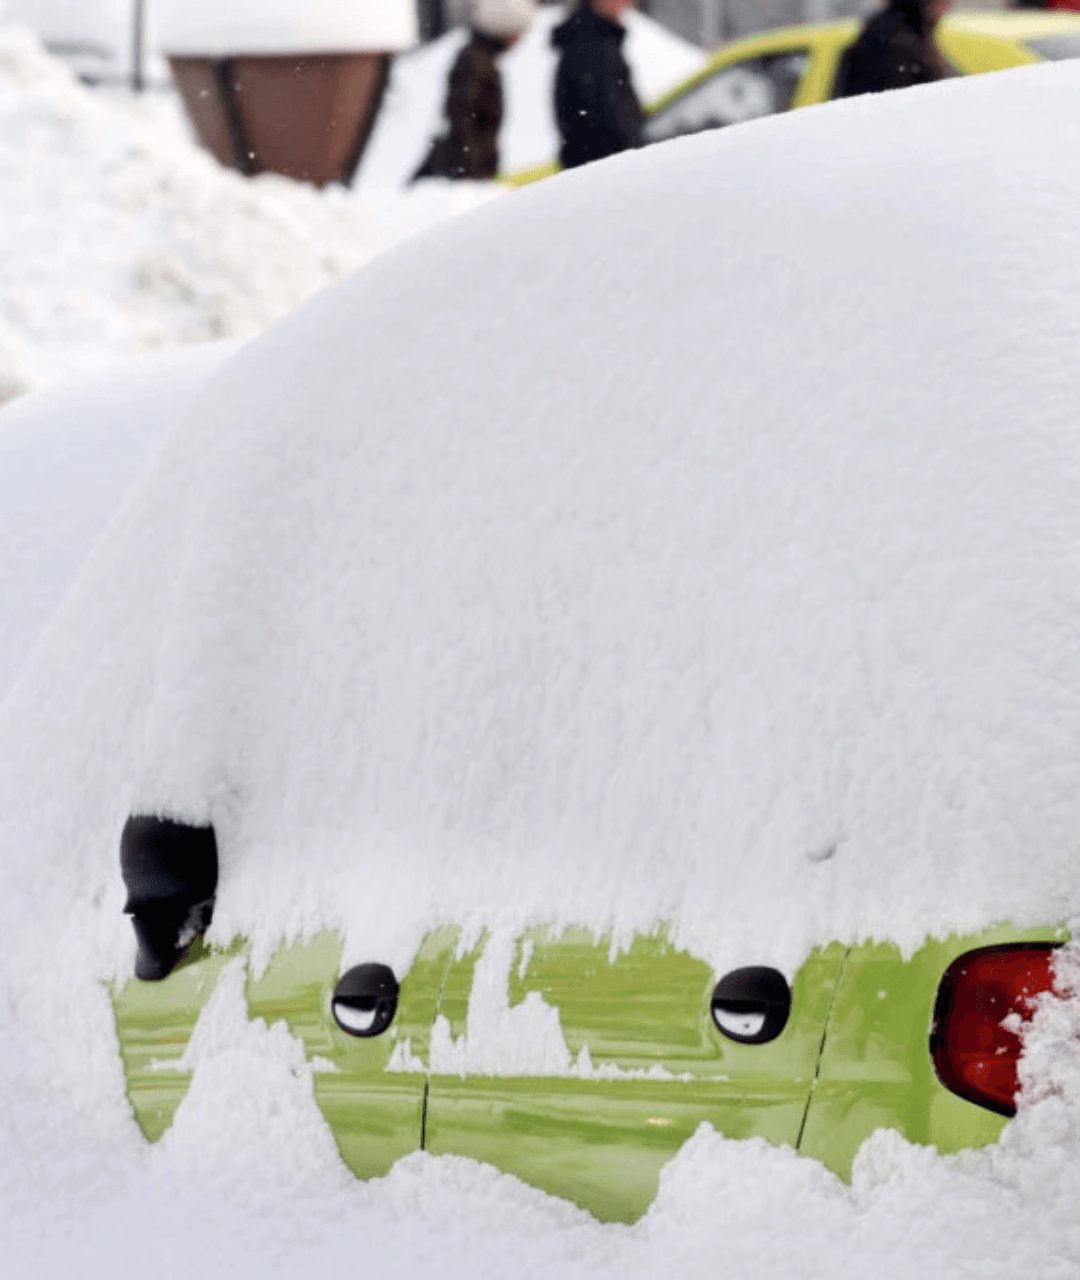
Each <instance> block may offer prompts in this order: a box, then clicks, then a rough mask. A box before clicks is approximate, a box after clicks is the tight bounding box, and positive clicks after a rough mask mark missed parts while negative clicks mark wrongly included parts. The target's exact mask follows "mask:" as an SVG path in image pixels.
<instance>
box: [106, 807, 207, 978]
mask: <svg viewBox="0 0 1080 1280" xmlns="http://www.w3.org/2000/svg"><path fill="white" fill-rule="evenodd" d="M120 873H121V875H122V876H123V877H124V885H125V887H126V888H127V892H128V896H127V903H126V904H125V906H124V910H125V912H127V914H128V915H130V916H131V923H132V925H133V926H134V929H135V940H136V942H137V944H138V952H137V954H136V957H135V976H136V977H137V978H141V979H142V980H143V981H145V982H157V981H159V980H160V979H161V978H164V977H166V976H167V975H168V974H170V973H171V972H172V971H173V969H175V968H176V966H177V964H178V963H179V961H180V959H181V958H182V956H183V955H184V953H185V951H187V949H188V947H189V946H190V945H191V943H192V942H194V940H195V939H196V938H198V937H201V936H202V934H204V933H205V932H206V930H207V929H208V928H209V927H210V920H211V917H212V916H213V912H214V896H215V894H216V893H217V879H218V857H217V840H216V838H215V836H214V828H213V827H193V826H188V825H187V824H186V823H182V822H173V821H171V820H170V819H168V818H152V817H130V818H128V820H127V822H126V823H125V824H124V831H123V834H122V835H121V837H120Z"/></svg>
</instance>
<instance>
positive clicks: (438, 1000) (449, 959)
mask: <svg viewBox="0 0 1080 1280" xmlns="http://www.w3.org/2000/svg"><path fill="white" fill-rule="evenodd" d="M458 941H460V933H459V935H458V938H457V939H455V941H454V945H453V946H452V947H450V948H449V949H448V951H447V956H446V964H445V965H444V966H443V971H442V978H441V979H440V980H439V987H438V991H437V993H436V995H435V1018H434V1021H433V1022H432V1024H431V1029H432V1031H434V1030H435V1023H436V1022H438V1020H439V1017H440V1015H441V1013H442V1002H443V996H444V995H445V994H446V984H447V982H448V981H449V980H450V969H451V968H452V966H453V963H454V959H455V957H456V954H457V944H458ZM427 1057H428V1060H427V1069H426V1071H425V1072H424V1100H423V1104H422V1106H421V1109H420V1150H421V1151H426V1150H427V1118H428V1097H429V1095H430V1093H431V1037H430V1036H429V1037H428V1055H427Z"/></svg>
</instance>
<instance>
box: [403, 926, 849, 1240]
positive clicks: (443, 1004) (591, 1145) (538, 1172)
mask: <svg viewBox="0 0 1080 1280" xmlns="http://www.w3.org/2000/svg"><path fill="white" fill-rule="evenodd" d="M485 945H486V944H481V946H479V947H478V948H477V949H476V950H474V951H473V952H471V953H469V954H466V955H463V956H460V957H456V958H455V960H454V962H453V963H452V964H451V966H450V968H449V971H448V973H447V976H446V981H445V984H444V987H443V993H442V998H441V1001H440V1006H439V1014H440V1017H439V1022H438V1024H437V1026H436V1029H435V1031H436V1034H435V1037H434V1039H435V1041H436V1043H434V1044H433V1047H432V1060H431V1067H432V1073H431V1081H430V1087H429V1094H428V1105H427V1123H426V1146H427V1149H428V1150H430V1151H431V1152H432V1153H435V1154H439V1153H453V1154H457V1155H463V1156H470V1157H473V1158H474V1159H477V1160H485V1161H488V1162H490V1163H492V1164H494V1165H497V1166H498V1167H499V1168H500V1169H504V1170H506V1171H507V1172H509V1173H512V1174H515V1175H516V1176H517V1177H519V1178H521V1179H522V1180H524V1181H526V1182H529V1183H531V1184H532V1185H534V1186H537V1187H540V1188H542V1189H543V1190H545V1191H549V1192H551V1193H553V1194H556V1195H560V1196H564V1197H567V1198H569V1199H571V1200H573V1201H575V1202H576V1203H578V1204H579V1205H581V1206H582V1207H584V1208H586V1209H588V1210H589V1211H590V1212H592V1213H593V1214H595V1215H596V1216H597V1217H599V1218H602V1219H608V1220H622V1221H633V1220H635V1219H636V1218H638V1217H640V1216H641V1214H642V1213H644V1212H645V1210H646V1209H647V1208H648V1206H649V1204H650V1203H651V1201H652V1200H653V1198H654V1196H655V1195H656V1191H657V1187H658V1183H659V1176H660V1170H661V1169H662V1168H663V1166H664V1164H665V1163H667V1161H668V1160H669V1159H671V1157H672V1156H673V1155H674V1154H675V1153H676V1152H677V1151H678V1149H679V1148H680V1147H681V1146H682V1144H683V1143H684V1142H685V1141H686V1140H687V1139H688V1138H689V1137H690V1136H691V1135H692V1134H693V1133H694V1131H695V1130H696V1129H697V1127H698V1126H699V1125H700V1124H701V1123H703V1122H707V1123H709V1124H711V1125H712V1126H713V1127H714V1128H715V1129H716V1130H717V1131H719V1132H720V1133H723V1134H725V1135H727V1136H729V1137H732V1138H744V1137H751V1136H760V1137H763V1138H766V1139H767V1140H768V1141H770V1142H774V1143H778V1144H779V1143H787V1144H790V1145H791V1146H796V1145H797V1144H798V1141H799V1136H800V1133H801V1130H802V1126H803V1123H804V1120H805V1115H806V1107H807V1103H808V1101H809V1097H810V1092H811V1087H812V1083H813V1080H814V1074H815V1071H816V1067H817V1062H818V1055H819V1052H820V1049H821V1043H822V1037H823V1033H824V1030H825V1025H826V1021H827V1018H828V1014H829V1009H830V1005H831V1002H832V999H833V995H834V989H835V984H836V981H837V978H838V976H839V973H840V969H841V966H842V963H843V958H844V954H845V949H844V948H842V947H839V946H834V947H829V948H827V949H825V950H823V951H819V952H815V953H814V954H813V955H812V956H811V957H810V958H809V959H808V960H807V962H806V963H805V964H804V965H803V967H802V968H801V969H800V970H799V972H798V974H797V975H796V976H795V979H794V981H793V983H792V986H791V990H790V1002H791V1003H790V1015H789V1016H788V1018H787V1021H786V1024H785V1025H784V1026H783V1030H782V1031H781V1032H780V1034H779V1035H777V1036H776V1037H775V1038H774V1039H771V1040H769V1041H768V1042H767V1043H743V1042H739V1041H736V1040H733V1039H731V1038H729V1037H728V1036H727V1035H725V1034H723V1033H722V1032H721V1031H720V1029H719V1028H718V1025H717V1021H716V1019H715V1018H714V1015H713V1012H712V1007H713V997H714V989H715V988H716V986H717V975H716V974H714V973H713V972H712V971H711V969H710V968H709V966H708V965H706V964H704V963H703V962H702V961H700V960H698V959H695V958H694V957H693V956H691V955H689V954H687V953H686V952H684V951H680V950H679V949H678V948H676V947H675V946H673V945H671V943H670V942H668V941H667V939H666V938H665V937H663V936H654V937H645V938H637V939H636V940H635V941H634V942H633V944H632V945H631V946H630V947H629V949H627V950H624V951H621V952H619V953H618V954H612V949H611V946H610V943H609V942H608V941H607V940H599V941H598V940H596V939H595V938H594V937H593V936H592V935H590V934H587V933H585V932H583V931H576V930H570V931H568V932H565V933H562V934H561V935H559V936H551V935H550V934H548V933H546V932H543V931H539V932H534V933H530V934H528V935H527V936H525V937H523V938H521V939H520V940H519V941H518V943H517V945H516V948H515V950H514V953H513V955H512V957H511V958H510V963H509V965H508V968H507V969H506V970H505V971H504V972H508V975H509V977H508V979H504V982H503V985H502V990H501V992H499V991H495V990H493V986H492V981H491V978H492V973H491V972H487V973H481V972H480V971H481V969H482V968H483V966H484V947H485ZM500 999H501V1002H502V1007H501V1008H500V1007H497V1006H498V1004H499V1000H500ZM719 1016H720V1017H722V1018H723V1017H725V1016H727V1015H725V1014H724V1013H723V1012H721V1013H720V1015H719ZM731 1016H732V1017H733V1019H734V1028H735V1030H736V1031H737V1030H738V1027H739V1025H740V1017H742V1016H743V1015H740V1013H739V1010H738V1009H737V1008H736V1009H733V1011H732V1013H731ZM751 1021H752V1015H751ZM751 1029H752V1028H751ZM500 1033H501V1035H502V1037H503V1039H504V1040H505V1041H506V1043H505V1044H503V1045H502V1046H500V1045H499V1044H497V1043H495V1042H496V1041H498V1039H499V1036H500ZM485 1037H486V1040H487V1043H486V1044H485ZM530 1057H531V1061H525V1059H528V1058H530Z"/></svg>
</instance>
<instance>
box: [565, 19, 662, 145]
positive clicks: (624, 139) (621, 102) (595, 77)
mask: <svg viewBox="0 0 1080 1280" xmlns="http://www.w3.org/2000/svg"><path fill="white" fill-rule="evenodd" d="M633 7H634V0H582V3H580V4H579V5H578V7H577V8H576V9H574V11H573V12H572V13H571V14H570V16H569V17H568V18H567V19H566V21H565V22H564V23H563V24H562V25H561V26H559V27H556V28H555V30H554V31H553V32H552V35H551V41H552V44H554V46H555V48H556V49H558V50H559V51H560V54H561V57H560V59H559V70H558V73H557V74H556V77H555V118H556V120H557V122H558V125H559V134H560V137H561V138H562V146H561V147H560V149H559V160H560V161H561V163H562V166H563V168H564V169H573V168H575V167H576V166H577V165H579V164H588V163H589V161H590V160H600V159H602V158H603V157H604V156H610V155H614V154H615V153H616V152H617V151H625V150H626V149H627V148H629V147H638V146H640V145H641V141H642V139H641V125H642V114H641V104H640V103H639V102H638V98H637V94H636V93H635V92H634V86H633V83H632V81H631V79H630V68H629V66H628V65H627V62H626V59H625V58H624V57H623V52H622V44H623V41H624V40H625V38H626V29H625V28H624V27H623V25H622V16H623V14H624V13H626V11H627V10H628V9H632V8H633Z"/></svg>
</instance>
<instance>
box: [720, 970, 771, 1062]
mask: <svg viewBox="0 0 1080 1280" xmlns="http://www.w3.org/2000/svg"><path fill="white" fill-rule="evenodd" d="M790 1013H791V988H790V987H789V986H788V984H787V979H786V978H785V977H784V975H783V974H782V973H780V972H779V971H778V970H776V969H769V968H767V967H765V966H764V965H751V966H750V967H749V968H746V969H733V970H732V972H731V973H729V974H726V975H725V976H724V977H723V978H721V979H720V981H719V982H718V983H717V984H716V987H715V988H714V990H713V994H712V1016H713V1021H714V1022H715V1023H716V1025H717V1027H718V1028H719V1030H720V1031H721V1033H722V1034H723V1035H725V1036H727V1038H728V1039H729V1040H736V1041H738V1043H739V1044H767V1043H768V1042H769V1041H770V1040H775V1039H776V1037H777V1036H778V1035H779V1034H780V1033H781V1031H783V1029H784V1028H785V1027H786V1026H787V1020H788V1015H789V1014H790Z"/></svg>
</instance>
